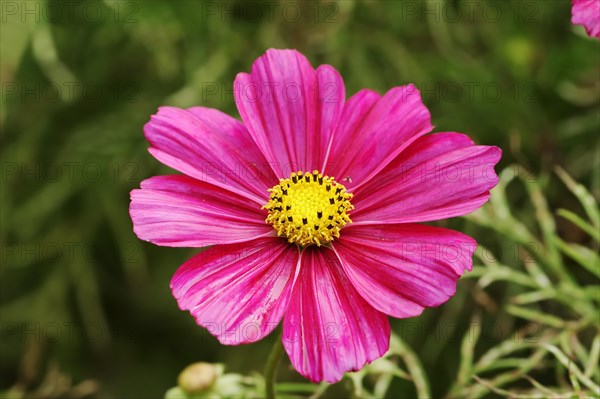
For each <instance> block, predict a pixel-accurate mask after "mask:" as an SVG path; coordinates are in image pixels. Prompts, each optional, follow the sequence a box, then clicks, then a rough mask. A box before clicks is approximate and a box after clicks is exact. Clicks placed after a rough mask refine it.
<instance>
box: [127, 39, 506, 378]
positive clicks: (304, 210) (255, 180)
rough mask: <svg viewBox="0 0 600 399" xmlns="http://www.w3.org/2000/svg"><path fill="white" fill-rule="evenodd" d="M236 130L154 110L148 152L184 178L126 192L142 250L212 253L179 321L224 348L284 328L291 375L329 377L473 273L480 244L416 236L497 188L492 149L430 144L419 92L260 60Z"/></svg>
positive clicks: (285, 59) (385, 342) (245, 80)
mask: <svg viewBox="0 0 600 399" xmlns="http://www.w3.org/2000/svg"><path fill="white" fill-rule="evenodd" d="M234 93H235V100H236V104H237V108H238V110H239V112H240V114H241V117H242V121H243V122H240V121H238V120H237V119H234V118H232V117H230V116H228V115H226V114H224V113H221V112H220V111H217V110H214V109H208V108H202V107H193V108H189V109H179V108H173V107H161V108H160V109H159V111H158V113H157V114H156V115H153V116H152V118H151V120H150V122H148V124H146V126H145V128H144V132H145V136H146V138H147V139H148V141H149V142H150V149H149V151H150V153H151V154H152V155H154V156H155V157H156V158H157V159H158V160H159V161H161V162H162V163H164V164H165V165H168V166H170V167H172V168H174V169H176V170H178V171H180V172H182V173H183V174H184V175H172V176H157V177H152V178H150V179H148V180H145V181H143V182H142V184H141V189H138V190H133V191H132V192H131V207H130V214H131V218H132V220H133V223H134V231H135V233H136V234H137V236H138V237H139V238H140V239H142V240H147V241H150V242H153V243H155V244H158V245H165V246H173V247H205V246H212V247H211V248H209V249H207V250H205V251H204V252H201V253H200V254H198V255H196V256H195V257H193V258H191V259H190V260H188V261H187V262H186V263H184V264H183V265H182V266H181V267H180V268H179V270H177V272H176V273H175V276H174V277H173V280H172V281H171V288H172V290H173V295H174V296H175V298H176V299H177V302H178V304H179V306H180V308H181V309H182V310H189V311H190V312H191V314H192V315H193V316H194V317H195V319H196V322H197V323H198V324H199V325H201V326H204V327H206V328H207V329H208V331H209V332H210V333H211V334H213V335H214V336H215V337H217V339H218V340H219V341H220V342H221V343H223V344H228V345H236V344H241V343H249V342H254V341H257V340H259V339H261V338H263V337H265V336H266V335H267V334H269V333H271V332H272V331H273V329H274V328H275V327H276V326H277V325H278V324H279V323H280V321H281V320H283V344H284V347H285V350H286V351H287V353H288V355H289V357H290V360H291V362H292V364H293V366H294V367H295V368H296V370H298V371H299V372H300V373H301V374H302V375H303V376H305V377H308V378H310V379H311V380H313V381H321V380H325V381H328V382H335V381H338V380H339V379H340V378H341V377H342V376H343V374H344V372H346V371H350V370H358V369H360V368H361V367H362V366H364V365H365V364H366V363H368V362H371V361H373V360H375V359H377V358H379V357H380V356H382V355H383V354H384V353H385V352H386V351H387V349H388V346H389V340H390V325H389V321H388V317H387V316H388V315H389V316H393V317H398V318H405V317H413V316H417V315H419V314H421V312H423V310H424V309H425V308H426V307H433V306H438V305H440V304H442V303H444V302H446V301H447V300H448V299H449V298H450V297H451V296H452V295H454V293H455V291H456V282H457V280H458V278H459V277H460V276H461V275H462V274H463V273H464V272H465V270H470V269H471V264H472V260H471V258H472V254H473V251H474V250H475V246H476V243H475V241H474V240H473V239H472V238H470V237H468V236H466V235H464V234H461V233H459V232H456V231H452V230H448V229H444V228H439V227H432V226H427V225H421V224H415V223H417V222H427V221H432V220H438V219H445V218H450V217H455V216H461V215H465V214H467V213H469V212H472V211H474V210H476V209H478V208H479V207H481V205H483V204H484V203H485V202H486V201H487V199H488V198H489V195H490V189H492V188H493V187H494V186H495V185H496V184H497V181H498V178H497V176H496V174H495V173H494V169H493V168H494V165H495V164H496V163H497V162H498V160H499V159H500V156H501V151H500V149H499V148H497V147H489V146H479V145H475V144H474V143H473V141H471V139H469V137H467V136H466V135H464V134H460V133H454V132H446V133H436V134H427V133H429V132H430V131H431V130H432V129H433V126H432V125H431V121H430V115H429V111H428V110H427V108H426V107H425V106H424V105H423V103H422V102H421V98H420V94H419V92H418V90H417V89H416V88H415V87H414V86H413V85H408V86H403V87H395V88H393V89H391V90H390V91H388V92H387V93H385V94H384V95H380V94H378V93H376V92H374V91H371V90H361V91H359V92H358V93H356V94H355V95H353V96H352V97H350V98H349V99H348V100H347V101H346V100H345V98H346V94H345V89H344V82H343V80H342V78H341V76H340V75H339V73H338V72H337V71H336V70H335V69H334V68H333V67H331V66H329V65H321V66H319V67H318V68H317V69H314V68H313V67H312V66H311V65H310V63H309V62H308V60H307V59H306V58H305V57H304V56H303V55H302V54H300V53H298V52H297V51H294V50H269V51H267V52H266V54H264V55H263V56H261V57H260V58H258V59H257V60H256V61H255V62H254V65H253V66H252V70H251V73H250V74H247V73H240V74H238V76H237V78H236V80H235V85H234Z"/></svg>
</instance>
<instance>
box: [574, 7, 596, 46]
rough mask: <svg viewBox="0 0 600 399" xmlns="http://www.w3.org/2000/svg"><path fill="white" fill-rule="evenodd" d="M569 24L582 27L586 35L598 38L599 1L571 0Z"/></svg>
mask: <svg viewBox="0 0 600 399" xmlns="http://www.w3.org/2000/svg"><path fill="white" fill-rule="evenodd" d="M571 14H572V16H571V23H573V24H577V25H583V26H584V27H585V30H586V32H587V33H588V35H590V36H593V37H597V38H600V0H573V7H572V9H571Z"/></svg>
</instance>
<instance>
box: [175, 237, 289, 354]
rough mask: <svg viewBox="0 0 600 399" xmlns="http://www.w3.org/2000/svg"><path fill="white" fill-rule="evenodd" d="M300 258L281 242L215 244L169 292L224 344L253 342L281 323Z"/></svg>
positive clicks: (177, 278) (182, 269)
mask: <svg viewBox="0 0 600 399" xmlns="http://www.w3.org/2000/svg"><path fill="white" fill-rule="evenodd" d="M299 259H300V256H299V252H298V249H297V247H295V246H293V245H286V244H285V243H284V241H282V240H280V239H277V238H268V239H257V240H254V241H251V242H247V243H244V244H236V245H217V246H214V247H212V248H209V249H207V250H206V251H204V252H201V253H200V254H198V255H196V256H195V257H193V258H192V259H190V260H189V261H187V262H186V263H184V264H183V265H182V266H181V267H180V268H179V269H178V270H177V272H175V275H174V276H173V279H172V280H171V290H172V291H173V296H174V297H175V299H176V300H177V303H178V304H179V307H180V308H181V310H189V311H190V313H191V314H192V315H193V316H194V317H195V319H196V322H197V323H198V324H199V325H201V326H203V327H205V328H207V329H208V331H209V332H210V333H211V334H212V335H214V336H215V337H216V338H217V339H218V340H219V341H220V342H221V343H222V344H225V345H238V344H244V343H249V342H255V341H258V340H260V339H262V338H264V337H265V336H267V335H268V334H269V333H271V331H273V329H274V328H275V327H276V326H277V325H278V324H279V322H280V321H281V318H282V317H283V313H284V311H285V309H286V308H287V304H288V302H289V299H290V293H291V291H292V285H293V278H294V273H295V271H296V268H297V267H298V264H299Z"/></svg>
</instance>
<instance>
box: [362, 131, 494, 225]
mask: <svg viewBox="0 0 600 399" xmlns="http://www.w3.org/2000/svg"><path fill="white" fill-rule="evenodd" d="M501 155H502V151H501V150H500V149H499V148H498V147H488V146H476V145H473V142H472V141H471V140H470V139H469V138H468V137H467V136H465V135H462V134H458V133H437V134H431V135H427V136H425V137H422V138H420V139H418V140H417V141H415V142H414V143H413V144H411V145H410V146H409V147H408V148H407V149H406V150H405V151H403V152H402V153H401V154H400V155H399V156H398V157H397V158H396V159H395V160H394V161H393V162H391V163H390V164H389V165H388V166H387V167H386V168H385V169H384V170H382V171H381V172H380V173H379V174H378V175H377V176H376V177H375V178H373V179H372V180H371V181H370V182H369V183H367V184H365V185H364V186H362V187H360V188H359V189H358V190H356V191H355V193H354V199H353V201H352V202H353V204H354V206H355V208H356V209H355V210H354V212H353V213H352V221H353V222H354V224H382V223H389V224H392V223H410V222H424V221H430V220H438V219H445V218H450V217H454V216H461V215H465V214H467V213H469V212H473V211H474V210H476V209H478V208H479V207H480V206H481V205H483V204H484V203H485V202H486V201H487V200H488V198H489V195H490V190H491V189H492V188H493V187H494V186H495V185H496V184H497V183H498V176H496V173H495V172H494V165H496V163H498V161H499V160H500V156H501Z"/></svg>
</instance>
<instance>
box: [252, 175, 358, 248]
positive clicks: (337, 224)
mask: <svg viewBox="0 0 600 399" xmlns="http://www.w3.org/2000/svg"><path fill="white" fill-rule="evenodd" d="M269 193H270V194H271V195H270V200H269V202H268V203H267V204H266V205H265V206H263V208H264V209H266V210H267V211H269V216H268V217H267V219H266V222H267V223H268V224H271V225H273V227H274V228H275V230H276V231H277V235H279V236H280V237H286V238H287V240H288V241H289V242H290V243H294V244H297V245H300V246H302V247H306V246H309V245H313V244H316V245H317V246H321V245H324V244H327V243H329V242H331V241H333V240H335V239H336V238H339V236H340V230H341V229H342V227H344V226H345V225H346V224H348V223H352V220H350V216H349V215H348V212H350V211H351V210H352V209H354V206H352V204H351V203H350V200H351V199H352V194H351V193H348V192H346V187H344V186H343V185H342V184H340V183H338V182H336V181H335V180H334V179H333V178H332V177H329V176H323V175H321V173H319V171H317V170H315V171H313V172H312V173H310V172H302V171H299V172H295V173H292V175H291V176H290V177H289V178H288V179H280V180H279V184H278V185H276V186H274V187H272V188H270V189H269Z"/></svg>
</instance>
